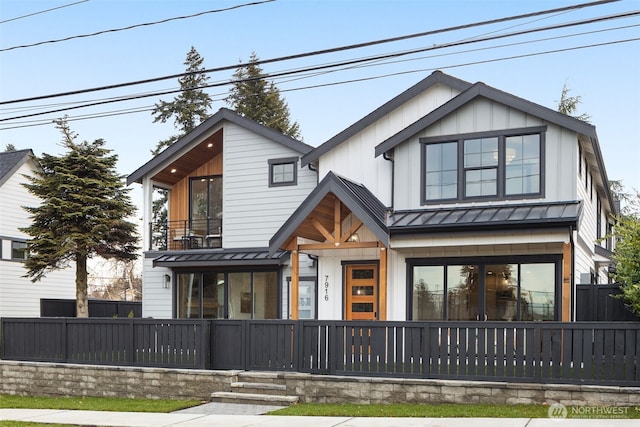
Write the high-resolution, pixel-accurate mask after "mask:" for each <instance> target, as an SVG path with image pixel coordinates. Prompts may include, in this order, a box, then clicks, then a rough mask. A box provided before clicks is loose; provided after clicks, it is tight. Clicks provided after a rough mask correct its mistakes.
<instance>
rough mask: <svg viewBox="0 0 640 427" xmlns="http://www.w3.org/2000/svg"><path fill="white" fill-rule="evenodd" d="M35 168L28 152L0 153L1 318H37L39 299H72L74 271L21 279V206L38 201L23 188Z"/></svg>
mask: <svg viewBox="0 0 640 427" xmlns="http://www.w3.org/2000/svg"><path fill="white" fill-rule="evenodd" d="M38 167H39V166H38V164H37V161H36V160H35V157H34V155H33V152H32V151H31V150H19V151H8V152H3V153H0V317H37V316H40V299H41V298H54V299H59V298H61V299H74V300H75V271H74V269H73V268H67V269H64V270H59V271H54V272H51V273H49V274H47V275H46V277H44V278H43V279H42V280H40V281H38V282H35V283H33V282H31V280H30V279H28V278H26V277H24V276H25V274H26V273H27V270H26V269H25V268H24V260H25V258H26V257H27V254H28V250H27V239H28V236H27V235H26V234H24V233H23V232H21V231H20V230H19V229H20V228H22V227H28V226H29V225H30V220H29V214H28V213H27V212H26V211H25V210H24V209H23V206H37V205H38V204H39V203H40V201H39V199H38V198H37V197H36V196H34V195H32V194H31V193H29V191H28V190H27V189H26V188H25V187H24V186H22V184H23V183H26V182H28V181H27V178H25V176H24V175H33V173H34V171H36V170H38Z"/></svg>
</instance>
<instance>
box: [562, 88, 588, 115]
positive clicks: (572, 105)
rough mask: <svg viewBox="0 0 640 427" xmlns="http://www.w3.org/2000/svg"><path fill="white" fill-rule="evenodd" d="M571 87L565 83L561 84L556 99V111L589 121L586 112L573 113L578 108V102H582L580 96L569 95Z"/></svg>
mask: <svg viewBox="0 0 640 427" xmlns="http://www.w3.org/2000/svg"><path fill="white" fill-rule="evenodd" d="M569 92H571V89H569V87H568V86H567V84H566V83H565V84H564V86H562V94H561V95H560V101H558V112H560V113H562V114H566V115H567V116H571V117H573V118H575V119H578V120H582V121H583V122H586V123H590V120H591V116H590V115H589V114H587V113H583V114H580V115H575V114H574V113H575V112H576V111H577V110H578V104H580V103H581V102H582V97H581V96H569Z"/></svg>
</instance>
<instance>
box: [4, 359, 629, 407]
mask: <svg viewBox="0 0 640 427" xmlns="http://www.w3.org/2000/svg"><path fill="white" fill-rule="evenodd" d="M238 381H244V382H266V383H275V384H285V385H286V386H287V394H289V395H297V396H299V398H300V401H301V402H319V403H344V402H350V403H366V404H370V403H400V402H409V403H491V404H495V405H504V404H518V403H533V404H551V403H556V402H557V403H562V404H564V405H589V406H640V387H615V386H586V385H582V386H581V385H564V384H562V385H561V384H528V383H505V382H483V381H482V382H481V381H450V380H418V379H399V378H398V379H396V378H371V377H340V376H330V375H312V374H301V373H282V372H248V371H208V370H207V371H204V370H191V369H190V370H185V369H164V368H133V367H114V366H95V365H72V364H55V363H40V362H14V361H0V394H18V395H33V396H36V395H37V396H115V397H127V398H151V399H165V398H172V399H201V400H209V397H210V395H211V393H212V392H215V391H231V383H233V382H238Z"/></svg>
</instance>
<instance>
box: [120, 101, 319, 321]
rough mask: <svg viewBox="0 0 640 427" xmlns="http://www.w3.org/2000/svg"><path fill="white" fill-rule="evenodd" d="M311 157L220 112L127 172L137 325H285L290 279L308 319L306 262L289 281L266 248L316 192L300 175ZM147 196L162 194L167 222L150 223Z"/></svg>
mask: <svg viewBox="0 0 640 427" xmlns="http://www.w3.org/2000/svg"><path fill="white" fill-rule="evenodd" d="M311 149H312V147H310V146H308V145H306V144H304V143H302V142H300V141H298V140H295V139H293V138H289V137H287V136H284V135H282V134H280V133H279V132H275V131H273V130H271V129H269V128H266V127H264V126H262V125H260V124H257V123H256V122H253V121H251V120H248V119H245V118H243V117H241V116H239V115H238V114H236V113H234V112H233V111H230V110H228V109H224V108H223V109H220V110H219V111H218V112H217V113H215V114H214V115H212V116H211V117H210V118H209V119H208V120H206V121H205V122H203V123H202V124H200V126H198V127H197V128H196V129H194V130H193V131H192V132H190V133H189V134H187V135H185V136H184V137H183V138H181V139H179V140H178V141H177V142H175V143H174V144H173V145H171V146H170V147H168V148H167V149H166V150H165V151H163V152H162V153H160V154H159V155H158V156H156V157H154V158H153V159H151V160H150V161H149V162H147V163H146V164H144V165H143V166H142V167H140V168H139V169H138V170H136V171H135V172H133V173H132V174H131V175H130V176H129V177H128V180H127V181H128V184H131V183H133V182H138V183H141V184H142V186H143V194H144V198H145V200H144V207H143V218H144V223H145V224H146V225H147V226H146V227H145V232H144V233H143V245H144V249H145V253H144V264H143V276H142V280H143V290H142V295H143V301H142V315H143V317H149V316H151V317H159V318H167V317H168V318H171V317H178V318H193V317H195V318H199V317H204V318H231V319H251V318H255V319H274V318H282V317H284V318H287V317H289V311H288V308H287V307H289V302H288V300H289V293H288V287H289V282H290V278H291V276H292V274H295V276H296V277H300V288H302V289H303V290H302V298H303V301H302V302H301V304H302V311H301V314H302V315H303V316H306V317H309V318H314V317H315V315H316V314H315V309H316V308H315V303H313V304H312V302H315V300H316V295H315V293H314V292H315V289H316V286H317V283H316V264H315V261H314V260H313V259H311V258H306V257H305V260H304V261H303V262H302V263H300V264H296V269H297V270H296V271H292V268H291V266H290V263H289V253H288V252H287V251H284V250H281V251H278V250H276V251H274V252H273V253H271V254H270V253H269V248H268V244H269V239H270V238H271V236H273V234H274V233H275V232H276V231H277V230H278V228H279V227H280V226H281V225H282V224H283V223H284V221H285V220H286V219H287V218H288V217H289V215H291V214H292V213H293V211H294V210H295V209H296V208H297V207H298V206H299V205H300V203H301V202H302V200H304V198H305V197H306V196H307V195H308V194H309V192H310V191H311V190H312V189H313V188H314V187H315V186H316V183H317V173H316V172H314V171H312V170H310V169H309V168H302V167H301V165H300V157H301V156H302V155H304V154H306V153H308V152H310V151H311ZM154 188H162V189H166V190H168V191H169V203H168V205H169V209H168V220H167V221H160V222H158V221H156V222H154V220H153V218H152V208H151V206H152V203H153V199H152V198H153V189H154ZM298 267H299V268H298Z"/></svg>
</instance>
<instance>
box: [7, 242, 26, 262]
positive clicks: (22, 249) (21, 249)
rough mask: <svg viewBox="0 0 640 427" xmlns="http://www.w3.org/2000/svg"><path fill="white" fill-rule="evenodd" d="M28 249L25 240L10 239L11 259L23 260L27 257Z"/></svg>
mask: <svg viewBox="0 0 640 427" xmlns="http://www.w3.org/2000/svg"><path fill="white" fill-rule="evenodd" d="M28 255H29V251H28V249H27V242H20V241H15V240H13V241H11V259H12V260H15V261H24V260H26V259H27V256H28Z"/></svg>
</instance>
